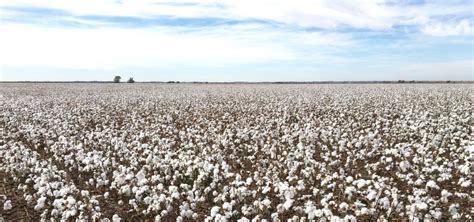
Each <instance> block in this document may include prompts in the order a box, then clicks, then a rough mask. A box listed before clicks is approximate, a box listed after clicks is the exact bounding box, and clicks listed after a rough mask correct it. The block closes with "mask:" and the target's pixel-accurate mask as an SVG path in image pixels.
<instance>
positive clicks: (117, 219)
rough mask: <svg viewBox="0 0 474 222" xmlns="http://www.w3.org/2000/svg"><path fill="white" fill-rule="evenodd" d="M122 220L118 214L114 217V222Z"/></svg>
mask: <svg viewBox="0 0 474 222" xmlns="http://www.w3.org/2000/svg"><path fill="white" fill-rule="evenodd" d="M121 220H122V218H120V217H119V216H118V215H117V214H114V215H113V216H112V222H120V221H121Z"/></svg>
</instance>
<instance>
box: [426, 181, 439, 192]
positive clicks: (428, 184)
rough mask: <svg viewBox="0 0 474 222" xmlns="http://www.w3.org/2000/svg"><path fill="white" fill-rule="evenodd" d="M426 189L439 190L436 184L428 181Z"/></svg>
mask: <svg viewBox="0 0 474 222" xmlns="http://www.w3.org/2000/svg"><path fill="white" fill-rule="evenodd" d="M426 187H429V188H433V189H437V190H438V189H439V186H438V185H437V184H436V182H434V181H432V180H430V181H428V182H427V183H426Z"/></svg>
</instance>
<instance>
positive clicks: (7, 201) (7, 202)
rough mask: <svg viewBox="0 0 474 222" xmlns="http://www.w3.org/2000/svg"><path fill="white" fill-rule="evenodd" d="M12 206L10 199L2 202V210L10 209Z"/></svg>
mask: <svg viewBox="0 0 474 222" xmlns="http://www.w3.org/2000/svg"><path fill="white" fill-rule="evenodd" d="M12 208H13V206H12V203H11V200H6V201H5V202H3V210H11V209H12Z"/></svg>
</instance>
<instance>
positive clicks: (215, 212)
mask: <svg viewBox="0 0 474 222" xmlns="http://www.w3.org/2000/svg"><path fill="white" fill-rule="evenodd" d="M219 211H220V207H218V206H214V207H212V208H211V217H215V216H216V215H217V214H218V213H219Z"/></svg>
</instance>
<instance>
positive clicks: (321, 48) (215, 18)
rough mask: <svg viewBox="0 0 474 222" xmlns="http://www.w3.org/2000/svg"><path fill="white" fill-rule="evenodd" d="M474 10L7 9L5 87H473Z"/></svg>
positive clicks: (382, 6) (270, 4)
mask: <svg viewBox="0 0 474 222" xmlns="http://www.w3.org/2000/svg"><path fill="white" fill-rule="evenodd" d="M473 4H474V3H473V1H471V0H466V1H457V0H454V1H447V0H446V1H437V0H400V1H395V0H351V1H349V0H347V1H343V0H319V1H318V0H313V1H306V0H292V1H289V0H287V1H275V0H273V1H269V0H261V1H250V0H228V1H213V0H187V1H161V0H121V1H120V0H107V1H105V0H97V1H82V2H80V3H79V2H78V1H74V0H42V1H40V0H18V1H2V2H0V18H1V23H0V33H1V35H0V49H1V50H0V80H3V81H14V80H31V81H34V80H40V81H59V80H84V81H87V80H111V79H112V78H113V76H114V75H121V76H122V77H123V78H128V77H134V78H135V79H136V80H137V81H168V80H179V81H326V80H356V81H357V80H398V79H406V80H473V62H474V57H473V53H474V52H473V51H474V49H473V40H474V38H473V26H474V5H473Z"/></svg>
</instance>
